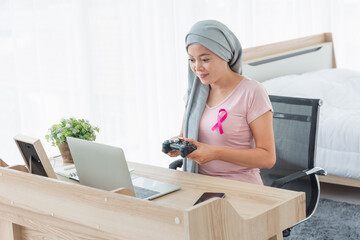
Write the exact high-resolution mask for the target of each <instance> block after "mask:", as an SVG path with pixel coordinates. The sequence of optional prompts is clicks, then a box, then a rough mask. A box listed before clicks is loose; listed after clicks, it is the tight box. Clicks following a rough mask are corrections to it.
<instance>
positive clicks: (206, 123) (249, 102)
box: [198, 78, 272, 185]
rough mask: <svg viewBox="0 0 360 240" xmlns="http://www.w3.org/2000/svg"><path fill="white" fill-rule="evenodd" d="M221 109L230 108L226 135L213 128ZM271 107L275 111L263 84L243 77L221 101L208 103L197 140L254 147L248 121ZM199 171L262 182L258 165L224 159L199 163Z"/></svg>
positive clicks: (222, 144) (225, 121)
mask: <svg viewBox="0 0 360 240" xmlns="http://www.w3.org/2000/svg"><path fill="white" fill-rule="evenodd" d="M220 109H225V110H226V111H227V118H226V119H225V120H224V121H223V122H222V128H223V131H224V132H223V134H220V133H219V128H216V129H215V131H212V130H211V128H212V127H213V126H214V125H215V124H216V123H217V116H218V113H219V110H220ZM269 110H272V106H271V102H270V99H269V96H268V94H267V92H266V90H265V88H264V87H263V85H262V84H260V83H259V82H256V81H254V80H250V79H247V78H244V79H243V80H241V81H240V83H239V84H238V85H237V86H236V87H235V89H234V90H233V91H232V92H231V93H230V94H229V96H228V97H226V98H225V100H223V101H222V102H221V103H220V104H218V105H217V106H214V107H209V106H207V105H206V106H205V109H204V112H203V115H202V117H201V119H200V126H199V137H198V141H199V142H202V143H206V144H210V145H216V146H224V147H230V148H238V149H249V148H254V147H255V143H254V137H253V135H252V132H251V129H250V127H249V123H251V122H252V121H254V120H255V119H256V118H258V117H260V116H261V115H263V114H264V113H266V112H267V111H269ZM222 115H223V114H222ZM222 115H221V116H222ZM199 173H201V174H206V175H211V176H218V177H223V178H227V179H233V180H239V181H243V182H249V183H255V184H260V185H262V184H263V182H262V180H261V177H260V173H259V169H258V168H247V167H242V166H240V165H236V164H233V163H229V162H225V161H221V160H213V161H210V162H208V163H205V164H203V165H200V166H199Z"/></svg>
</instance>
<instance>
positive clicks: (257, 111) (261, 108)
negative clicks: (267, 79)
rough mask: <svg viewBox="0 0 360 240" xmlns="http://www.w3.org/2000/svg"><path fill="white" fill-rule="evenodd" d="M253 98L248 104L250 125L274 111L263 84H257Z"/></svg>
mask: <svg viewBox="0 0 360 240" xmlns="http://www.w3.org/2000/svg"><path fill="white" fill-rule="evenodd" d="M252 93H253V96H252V97H251V98H250V101H249V102H248V104H249V106H248V113H247V122H248V124H250V123H251V122H252V121H254V120H255V119H257V118H258V117H260V116H261V115H263V114H264V113H266V112H267V111H269V110H270V111H273V109H272V105H271V102H270V99H269V96H268V94H267V92H266V89H265V87H264V86H263V85H262V84H257V85H256V87H255V89H254V91H253V92H252Z"/></svg>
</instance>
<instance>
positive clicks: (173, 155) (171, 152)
mask: <svg viewBox="0 0 360 240" xmlns="http://www.w3.org/2000/svg"><path fill="white" fill-rule="evenodd" d="M167 155H169V156H170V157H177V156H179V155H180V152H179V151H178V150H171V151H170V152H168V153H167Z"/></svg>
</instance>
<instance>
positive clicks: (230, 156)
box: [184, 111, 276, 168]
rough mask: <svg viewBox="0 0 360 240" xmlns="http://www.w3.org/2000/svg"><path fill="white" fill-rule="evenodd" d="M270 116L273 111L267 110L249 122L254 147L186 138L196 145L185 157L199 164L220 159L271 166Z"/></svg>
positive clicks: (255, 166)
mask: <svg viewBox="0 0 360 240" xmlns="http://www.w3.org/2000/svg"><path fill="white" fill-rule="evenodd" d="M272 118H273V113H272V112H271V111H268V112H266V113H264V114H263V115H261V116H260V117H258V118H257V119H255V120H254V121H252V122H251V123H250V124H249V126H250V129H251V131H252V133H253V136H254V139H255V145H256V146H255V148H254V149H236V148H227V147H220V146H212V145H208V144H203V143H200V142H197V141H195V140H194V139H188V138H186V139H184V140H185V141H188V142H191V143H192V144H194V145H196V147H197V150H195V151H194V152H192V153H191V154H189V155H188V156H187V158H189V159H191V160H194V161H196V162H198V163H199V164H200V165H201V164H204V163H206V162H209V161H212V160H222V161H226V162H230V163H234V164H237V165H241V166H244V167H249V168H272V167H273V166H274V164H275V161H276V153H275V142H274V133H273V120H272Z"/></svg>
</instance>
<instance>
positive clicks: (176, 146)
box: [162, 138, 196, 158]
mask: <svg viewBox="0 0 360 240" xmlns="http://www.w3.org/2000/svg"><path fill="white" fill-rule="evenodd" d="M162 150H163V152H164V153H168V152H170V151H171V150H178V151H179V152H180V156H181V157H183V158H184V157H186V156H187V155H189V154H190V153H192V152H193V151H195V150H196V146H195V145H193V144H192V143H190V142H186V141H183V140H181V139H180V138H179V139H178V140H176V141H175V140H166V141H165V142H163V144H162Z"/></svg>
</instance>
